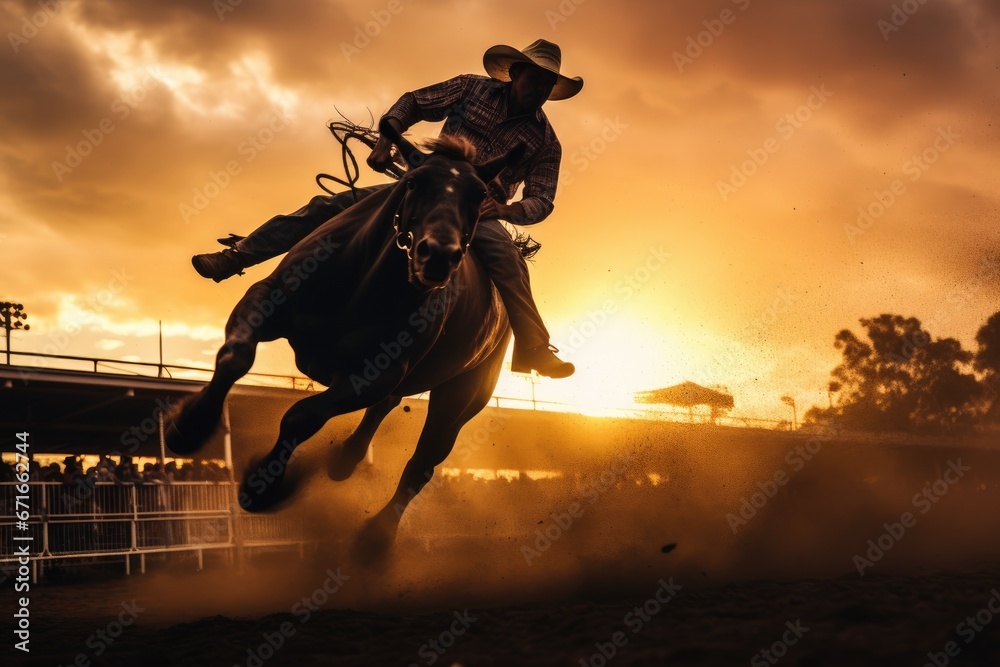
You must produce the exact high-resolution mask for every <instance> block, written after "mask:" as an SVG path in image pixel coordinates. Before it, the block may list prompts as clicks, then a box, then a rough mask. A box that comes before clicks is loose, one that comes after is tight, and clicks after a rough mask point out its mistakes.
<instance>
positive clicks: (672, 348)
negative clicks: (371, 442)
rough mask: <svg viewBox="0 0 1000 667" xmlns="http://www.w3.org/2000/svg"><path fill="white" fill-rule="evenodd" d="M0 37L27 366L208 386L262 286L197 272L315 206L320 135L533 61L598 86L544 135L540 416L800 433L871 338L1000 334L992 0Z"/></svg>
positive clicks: (190, 16) (381, 15) (123, 21)
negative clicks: (875, 321)
mask: <svg viewBox="0 0 1000 667" xmlns="http://www.w3.org/2000/svg"><path fill="white" fill-rule="evenodd" d="M0 17H2V23H3V26H4V33H5V35H6V39H7V42H8V43H7V44H6V45H5V46H3V47H2V48H0V80H2V82H3V89H2V93H3V94H2V95H0V108H2V112H0V118H2V120H3V131H2V133H0V247H2V249H3V251H4V257H5V260H6V261H5V263H4V268H3V270H2V278H3V279H2V283H0V299H11V300H14V301H17V302H21V303H23V304H24V305H25V310H26V311H27V312H28V313H29V318H28V322H29V323H30V324H31V327H32V328H31V331H29V332H23V333H17V334H15V337H14V340H13V347H14V349H16V350H23V351H27V350H31V351H37V352H49V353H58V354H71V355H81V356H100V357H110V358H115V359H140V360H144V361H155V360H156V358H157V353H158V352H157V337H156V335H157V321H158V320H162V321H163V330H164V335H165V339H164V355H165V358H166V359H167V361H169V362H172V363H176V364H191V365H199V366H201V365H211V363H212V362H213V359H214V355H215V352H216V350H217V348H218V346H219V344H220V343H221V340H222V326H223V324H224V323H225V320H226V317H227V316H228V314H229V312H230V310H231V309H232V307H233V306H234V305H235V303H236V301H237V300H238V299H239V297H240V296H242V294H243V292H244V291H245V290H246V288H247V287H249V285H250V284H251V283H252V281H253V280H255V279H259V278H262V277H264V276H265V275H266V272H267V271H268V270H269V267H273V266H274V263H273V262H272V263H269V264H266V265H263V266H260V267H257V268H255V269H251V270H250V271H249V272H248V274H247V275H246V276H244V277H242V278H234V279H230V280H228V281H225V282H224V283H222V284H218V285H217V284H215V283H213V282H211V281H206V280H204V279H202V278H200V277H199V276H197V274H195V272H194V271H193V269H192V268H191V265H190V257H191V255H192V254H195V253H200V252H209V251H213V250H216V249H218V248H219V246H217V245H216V244H215V239H216V238H217V237H219V236H224V235H225V234H227V233H229V232H235V233H242V234H246V233H248V232H249V231H251V230H252V229H253V228H254V227H256V226H257V225H258V224H260V223H261V222H263V221H265V220H266V219H267V218H269V217H270V216H272V215H274V214H277V213H282V212H290V211H292V210H294V209H296V208H298V207H299V206H300V205H302V204H303V203H305V202H306V201H308V199H309V198H310V197H311V196H312V195H313V194H316V193H317V192H318V190H317V187H316V185H315V183H314V181H313V177H314V175H315V174H316V173H317V172H320V171H331V172H334V173H336V169H337V168H338V166H339V163H340V155H339V153H338V151H337V148H338V146H337V145H336V143H335V142H334V141H333V139H332V138H331V137H330V135H329V133H328V131H327V129H326V128H325V126H324V124H325V122H326V121H327V120H328V119H331V118H334V117H336V115H337V112H336V111H335V107H336V109H339V110H340V112H341V113H343V114H345V115H346V116H348V117H350V118H352V119H354V120H358V121H367V118H368V111H367V109H371V110H372V112H373V113H374V114H375V115H376V117H377V116H378V115H379V114H381V113H382V112H383V111H385V110H386V109H387V108H388V107H389V105H390V104H392V102H394V101H395V100H396V99H397V98H398V96H399V95H400V94H402V93H403V92H405V91H407V90H412V89H414V88H418V87H421V86H424V85H427V84H431V83H434V82H437V81H441V80H444V79H446V78H449V77H451V76H454V75H457V74H462V73H476V74H483V73H484V72H483V69H482V55H483V52H484V51H485V50H486V49H487V48H488V47H490V46H492V45H495V44H508V45H511V46H514V47H516V48H518V49H520V48H522V47H524V46H526V45H527V44H529V43H531V42H532V41H534V40H535V39H538V38H545V39H548V40H551V41H554V42H556V43H558V44H559V45H560V46H561V47H562V51H563V72H564V73H565V74H568V75H570V76H575V75H579V76H582V77H583V78H584V80H585V86H584V88H583V91H582V92H581V93H580V94H579V95H578V96H577V97H575V98H572V99H570V100H566V101H559V102H551V103H548V104H547V105H546V106H545V107H544V110H545V112H546V113H547V114H548V117H549V119H550V121H551V122H552V124H553V127H554V128H555V130H556V132H557V134H558V136H559V138H560V140H561V142H562V146H563V163H562V181H561V185H560V189H559V192H558V193H557V197H556V207H555V211H554V213H553V214H552V215H551V216H550V217H549V218H548V219H547V220H545V221H544V222H543V223H542V224H541V225H539V226H537V227H534V228H532V229H531V230H530V231H531V234H532V235H533V236H534V237H535V238H537V239H538V240H539V241H541V243H542V244H543V246H544V247H543V249H542V251H541V253H540V254H539V256H538V258H537V261H536V262H535V264H534V265H533V266H532V269H531V271H532V281H533V286H534V292H535V295H536V298H537V300H538V303H539V306H540V308H541V310H542V314H543V316H544V317H545V319H546V321H547V323H548V324H549V328H550V330H551V332H552V334H553V342H554V343H555V344H556V345H558V346H559V347H560V348H562V350H563V352H564V354H563V355H562V356H564V357H565V358H567V359H569V360H571V361H573V362H575V363H576V364H577V367H578V371H577V374H576V375H575V376H573V378H571V379H568V380H561V381H553V380H546V381H543V382H542V383H541V384H540V385H539V386H538V392H539V395H540V396H543V397H547V398H552V399H554V400H569V401H577V402H588V403H602V404H610V403H621V402H623V401H625V402H627V400H628V397H629V394H630V392H632V391H637V390H643V389H652V388H655V387H662V386H667V385H670V384H674V383H677V382H681V381H683V380H692V381H695V382H699V383H701V384H722V385H725V386H727V387H728V388H729V389H730V390H731V391H732V393H733V394H734V396H735V400H736V410H735V412H736V413H737V414H744V415H754V416H761V417H787V416H788V415H787V413H788V408H787V407H786V406H784V405H782V404H781V402H780V401H779V397H780V396H781V395H783V394H791V395H793V396H795V397H796V399H797V401H798V403H799V406H800V410H799V414H800V415H801V414H802V412H803V411H804V409H805V408H806V407H808V406H809V405H811V404H825V402H826V393H825V386H826V383H827V381H828V380H829V372H830V370H831V369H832V368H833V366H834V365H836V363H837V360H838V357H839V355H838V353H837V352H836V350H834V348H833V345H832V343H833V337H834V334H835V333H836V332H837V331H838V330H840V329H842V328H845V327H850V328H854V329H855V330H856V331H857V330H858V325H857V320H858V318H859V317H870V316H874V315H877V314H879V313H883V312H891V313H898V314H901V315H905V316H915V317H918V318H920V319H921V320H922V321H924V323H925V324H926V325H927V327H928V328H929V330H930V332H931V333H932V334H933V335H935V336H941V337H945V336H953V337H956V338H958V339H959V340H961V341H962V343H963V344H964V345H965V346H966V347H967V348H972V347H973V346H974V340H973V338H974V335H975V331H976V329H977V328H978V327H979V326H980V325H981V324H982V323H983V322H985V320H986V318H987V317H988V316H989V315H990V314H992V313H993V312H995V311H997V310H1000V273H998V269H997V266H996V264H995V262H996V261H997V259H998V254H997V253H998V248H1000V231H998V225H997V221H998V186H997V183H998V181H997V177H998V174H1000V169H998V166H1000V165H998V160H997V156H998V155H1000V104H998V92H997V91H998V89H1000V85H998V84H1000V80H998V78H1000V50H998V47H1000V42H998V39H997V38H998V36H1000V3H997V2H995V0H927V1H926V2H919V1H918V0H905V1H903V2H899V1H895V2H894V1H890V0H841V1H834V0H827V1H820V0H801V1H797V2H788V1H778V0H771V1H765V0H715V1H710V2H693V1H689V2H676V1H675V2H653V1H651V0H650V1H646V2H639V1H631V2H614V3H611V2H606V1H603V0H561V1H559V0H552V1H551V2H549V3H546V2H527V1H525V0H512V1H510V2H505V3H487V2H457V1H448V0H441V1H434V2H430V1H427V2H420V1H419V0H390V1H387V0H374V1H370V0H362V1H354V2H346V1H340V0H331V1H329V2H318V1H317V2H305V1H302V2H276V1H275V2H263V1H261V0H242V2H239V1H238V0H216V2H212V0H190V1H187V2H180V1H172V2H167V1H159V2H125V1H119V2H111V1H108V0H88V1H87V2H75V1H70V2H62V3H60V2H57V1H56V0H48V1H47V2H13V1H10V0H0ZM437 131H438V126H436V125H427V124H423V125H418V126H416V127H415V128H413V136H415V137H417V138H420V137H429V136H434V135H436V133H437ZM227 164H229V165H230V166H232V165H234V164H235V165H236V168H234V169H232V171H233V172H235V173H234V174H233V175H227V176H226V177H225V178H224V177H222V176H220V174H223V173H225V172H226V170H227ZM213 174H215V177H214V178H215V180H216V182H217V184H218V182H221V185H222V186H223V187H215V184H213ZM365 179H366V180H365V182H368V183H370V182H376V181H377V180H384V179H383V178H382V177H375V176H372V175H371V174H366V176H365ZM227 181H228V182H227ZM859 210H860V211H862V212H866V214H867V215H866V217H861V216H860V213H859ZM192 211H194V212H193V213H192ZM859 217H860V220H859ZM990 262H994V264H991V263H990ZM263 350H264V351H263V352H262V353H261V354H260V355H259V356H258V362H257V365H256V367H255V370H258V371H262V372H275V373H282V372H284V373H288V372H293V370H294V369H293V367H292V365H291V363H290V358H291V357H290V354H289V352H288V348H287V345H286V344H285V343H284V342H283V341H278V342H275V343H270V344H267V345H265V346H263ZM526 385H527V383H526V382H525V381H523V380H521V379H519V378H516V377H512V376H510V374H509V373H505V377H504V378H503V379H502V381H501V390H503V389H504V388H505V387H506V388H507V389H509V390H510V391H515V390H517V391H523V388H524V386H526Z"/></svg>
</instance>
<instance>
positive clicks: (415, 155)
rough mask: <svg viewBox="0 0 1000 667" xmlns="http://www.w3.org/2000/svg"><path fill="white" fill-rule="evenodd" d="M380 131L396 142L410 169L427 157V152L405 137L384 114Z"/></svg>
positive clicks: (379, 125) (420, 163)
mask: <svg viewBox="0 0 1000 667" xmlns="http://www.w3.org/2000/svg"><path fill="white" fill-rule="evenodd" d="M378 131H379V133H380V134H382V135H383V136H386V137H389V139H390V140H391V141H392V143H394V144H396V147H397V148H399V152H400V153H401V154H402V156H403V160H405V161H406V165H407V166H408V167H409V168H410V169H413V168H414V167H419V166H420V165H422V164H423V163H424V160H426V159H427V155H426V154H425V153H423V152H421V150H420V149H419V148H417V147H416V146H414V145H413V144H411V143H410V142H409V141H407V140H406V139H404V138H403V135H402V134H400V133H399V132H397V131H396V128H394V127H393V126H392V123H390V122H389V119H388V117H386V116H383V117H382V120H380V121H379V124H378Z"/></svg>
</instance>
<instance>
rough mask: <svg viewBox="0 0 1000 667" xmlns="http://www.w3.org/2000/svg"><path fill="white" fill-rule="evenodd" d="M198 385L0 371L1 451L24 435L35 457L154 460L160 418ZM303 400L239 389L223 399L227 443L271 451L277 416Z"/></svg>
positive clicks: (219, 445)
mask: <svg viewBox="0 0 1000 667" xmlns="http://www.w3.org/2000/svg"><path fill="white" fill-rule="evenodd" d="M204 384H205V383H204V382H200V381H193V380H180V379H172V378H159V377H147V376H141V375H124V374H116V373H100V372H87V371H74V370H62V369H59V370H57V369H47V368H32V367H17V366H4V365H0V451H4V452H10V451H13V450H14V446H15V444H16V443H17V442H18V441H17V438H16V435H15V434H16V433H19V432H22V431H27V432H28V433H29V434H30V438H29V442H30V445H31V451H32V452H34V453H36V454H53V453H67V454H100V453H108V454H113V455H116V456H117V455H120V454H130V455H132V456H159V454H160V436H159V423H158V416H159V413H160V412H161V411H162V410H168V409H170V408H171V407H172V406H174V405H175V404H176V403H177V402H178V401H180V400H181V399H182V398H183V397H184V396H186V395H188V394H190V393H192V392H195V391H198V390H199V389H201V388H202V387H203V386H204ZM307 395H309V393H308V392H305V391H301V390H293V389H282V388H277V387H261V386H252V385H237V386H236V387H235V388H234V389H233V391H232V393H231V394H230V399H229V410H230V421H231V424H232V429H233V431H232V438H233V440H234V441H237V442H247V441H251V442H253V443H254V444H255V445H256V444H259V445H261V446H263V445H264V441H267V440H270V442H271V443H273V441H274V438H275V436H276V435H277V423H278V421H277V420H278V418H279V417H280V415H281V413H282V412H283V411H284V410H285V409H286V408H287V407H288V406H289V405H291V403H292V402H294V401H296V400H298V399H299V398H302V397H304V396H307ZM258 440H259V441H261V442H260V443H257V442H256V441H258ZM167 455H168V456H169V455H170V452H169V451H168V452H167ZM198 456H199V457H202V458H219V459H224V458H225V456H224V439H223V438H222V437H221V436H220V437H217V438H215V439H213V441H212V442H210V443H209V444H208V445H207V446H206V447H205V449H204V450H202V451H200V452H199V453H198Z"/></svg>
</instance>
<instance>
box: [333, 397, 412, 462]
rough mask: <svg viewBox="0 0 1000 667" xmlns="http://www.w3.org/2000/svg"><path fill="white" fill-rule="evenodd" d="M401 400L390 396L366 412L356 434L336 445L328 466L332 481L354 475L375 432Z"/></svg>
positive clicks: (355, 431) (355, 430)
mask: <svg viewBox="0 0 1000 667" xmlns="http://www.w3.org/2000/svg"><path fill="white" fill-rule="evenodd" d="M401 400H402V397H401V396H389V397H387V398H386V399H385V400H383V401H381V402H380V403H376V404H375V405H373V406H371V407H370V408H368V409H367V410H365V416H364V417H362V418H361V423H360V424H358V427H357V428H356V429H354V433H352V434H351V435H349V436H348V437H347V439H346V440H344V441H343V442H342V443H340V444H339V445H334V447H333V451H331V452H330V459H329V463H328V464H327V474H328V475H329V477H330V479H332V480H334V481H336V482H342V481H344V480H346V479H347V478H349V477H350V476H351V475H352V474H354V470H355V469H356V468H357V466H358V464H359V463H361V460H362V459H363V458H364V457H365V454H366V453H367V452H368V447H369V445H370V444H371V441H372V438H373V437H375V431H377V430H378V427H379V425H381V424H382V420H383V419H385V418H386V416H387V415H388V414H389V413H390V412H392V410H393V408H395V407H396V406H397V405H399V402H400V401H401Z"/></svg>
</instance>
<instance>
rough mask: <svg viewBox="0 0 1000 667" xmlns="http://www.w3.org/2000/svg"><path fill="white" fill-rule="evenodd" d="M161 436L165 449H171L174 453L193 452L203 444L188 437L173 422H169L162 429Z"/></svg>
mask: <svg viewBox="0 0 1000 667" xmlns="http://www.w3.org/2000/svg"><path fill="white" fill-rule="evenodd" d="M163 437H164V441H165V442H166V444H167V449H169V450H170V451H172V452H173V453H174V454H182V455H184V454H194V453H195V452H197V451H198V450H199V449H201V447H202V444H203V443H198V442H196V441H195V440H194V439H193V438H189V437H187V436H186V435H184V433H182V432H181V430H180V429H179V428H177V424H176V423H173V422H171V424H170V425H169V426H167V428H166V429H165V430H164V436H163Z"/></svg>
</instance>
